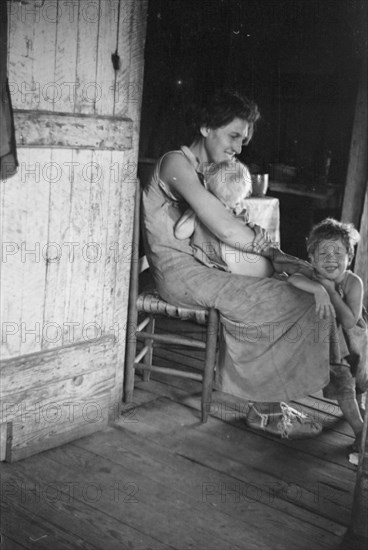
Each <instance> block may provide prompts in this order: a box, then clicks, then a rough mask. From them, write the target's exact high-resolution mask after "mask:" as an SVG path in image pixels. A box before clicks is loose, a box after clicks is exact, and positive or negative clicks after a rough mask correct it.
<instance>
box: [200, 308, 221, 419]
mask: <svg viewBox="0 0 368 550" xmlns="http://www.w3.org/2000/svg"><path fill="white" fill-rule="evenodd" d="M218 325H219V318H218V312H217V310H216V309H214V308H212V309H210V310H209V312H208V321H207V339H206V357H205V364H204V373H203V382H202V401H201V408H202V422H203V423H205V422H207V419H208V412H209V410H210V407H211V398H212V387H213V379H214V372H215V363H216V344H217V334H218Z"/></svg>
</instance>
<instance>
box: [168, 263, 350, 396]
mask: <svg viewBox="0 0 368 550" xmlns="http://www.w3.org/2000/svg"><path fill="white" fill-rule="evenodd" d="M164 282H165V288H164V289H160V290H161V291H163V292H162V294H163V297H164V298H165V299H167V300H169V301H172V302H173V303H177V304H178V305H182V306H186V305H187V306H195V305H199V306H202V307H216V308H217V309H218V310H219V311H220V314H221V321H222V326H223V342H224V343H225V345H223V346H221V350H220V357H219V363H218V368H217V380H218V387H219V389H221V390H223V391H225V392H227V393H231V394H233V395H238V396H239V397H242V398H246V399H253V400H256V401H261V400H263V401H277V400H289V399H295V398H297V397H301V396H303V395H306V394H308V393H313V392H315V391H318V390H320V389H321V388H322V387H324V386H325V385H326V384H327V383H328V380H329V364H330V361H331V362H334V361H335V357H336V358H337V356H340V353H341V352H340V347H339V342H338V341H336V331H335V328H336V325H335V323H334V321H333V320H322V321H320V320H318V319H317V318H316V315H315V304H314V299H313V296H311V295H310V294H307V293H305V292H302V291H300V290H298V289H295V288H294V287H292V286H291V285H288V284H287V283H286V282H284V281H279V280H276V279H272V278H266V279H256V278H253V277H244V276H241V275H234V274H231V273H227V272H223V271H219V270H216V269H210V268H207V267H202V266H199V267H197V266H187V267H185V266H183V267H182V269H180V270H177V271H176V272H175V273H171V274H170V275H169V277H166V279H165V281H164ZM331 354H332V355H333V358H332V360H331Z"/></svg>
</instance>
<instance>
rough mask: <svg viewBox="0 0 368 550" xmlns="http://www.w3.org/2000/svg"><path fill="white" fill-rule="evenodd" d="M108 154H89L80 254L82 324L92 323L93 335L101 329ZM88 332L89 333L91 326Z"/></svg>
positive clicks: (101, 152) (96, 152)
mask: <svg viewBox="0 0 368 550" xmlns="http://www.w3.org/2000/svg"><path fill="white" fill-rule="evenodd" d="M110 156H111V154H110V152H109V151H95V152H94V153H93V156H92V162H93V164H94V166H95V169H94V171H93V174H92V178H91V191H90V196H89V220H88V247H87V248H86V251H85V254H84V258H85V261H86V280H85V288H84V297H85V300H84V310H83V326H87V325H89V324H92V325H93V324H94V325H95V327H96V331H95V332H96V335H98V334H99V333H100V335H102V334H103V330H104V327H103V326H102V311H103V304H102V300H103V288H104V261H105V256H106V232H107V201H108V159H109V157H110ZM99 331H100V332H99ZM91 333H93V327H92V329H91Z"/></svg>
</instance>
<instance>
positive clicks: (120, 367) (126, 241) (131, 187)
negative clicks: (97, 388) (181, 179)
mask: <svg viewBox="0 0 368 550" xmlns="http://www.w3.org/2000/svg"><path fill="white" fill-rule="evenodd" d="M126 158H128V159H129V156H127V157H125V159H124V158H123V157H121V160H120V162H121V163H122V164H123V167H126V166H129V164H131V163H129V162H128V163H127V162H126ZM120 178H121V179H120V185H121V194H120V203H119V210H120V215H119V232H118V242H119V261H118V264H117V266H116V269H117V273H116V284H115V293H114V326H115V327H118V329H119V331H118V342H117V371H116V386H115V388H114V395H113V402H114V403H121V400H122V392H123V380H124V358H125V343H126V331H127V310H128V296H129V277H130V266H131V262H132V261H134V258H132V254H131V250H132V247H131V242H132V233H133V214H134V197H135V190H136V178H135V169H134V173H133V174H132V175H130V174H129V171H124V168H123V171H122V174H121V176H120Z"/></svg>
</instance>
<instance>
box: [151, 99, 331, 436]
mask: <svg viewBox="0 0 368 550" xmlns="http://www.w3.org/2000/svg"><path fill="white" fill-rule="evenodd" d="M258 116H259V113H258V109H257V106H256V105H255V104H254V103H253V102H251V101H249V100H248V99H247V98H245V97H242V96H241V95H240V94H238V93H236V92H231V91H219V92H217V93H216V94H214V96H212V97H211V98H209V100H208V101H207V104H206V105H204V106H203V108H202V109H201V111H200V113H199V114H198V117H197V121H196V135H195V137H194V140H193V142H192V143H191V145H190V146H189V147H185V146H184V147H182V148H181V149H180V150H179V151H171V152H169V153H166V154H165V155H164V156H163V157H162V158H161V159H160V160H159V161H158V163H157V165H156V168H155V171H154V173H153V176H152V178H151V181H150V182H149V184H148V185H147V186H146V188H145V189H144V191H143V198H142V200H143V228H144V235H145V240H146V249H147V250H146V252H147V257H148V260H149V262H150V265H151V267H152V270H153V274H154V277H155V281H156V284H157V287H158V291H159V292H160V294H161V296H162V297H163V298H164V299H165V300H168V301H169V302H171V303H174V304H176V305H178V306H188V307H191V306H201V307H204V308H208V307H216V308H217V309H218V310H219V311H220V314H221V321H222V325H223V330H224V341H225V347H224V348H223V350H222V351H223V353H222V357H221V360H220V365H219V368H218V372H217V378H218V380H217V382H218V387H219V389H221V390H222V391H224V392H228V393H231V394H233V395H237V396H239V397H242V398H245V399H248V400H251V401H254V402H258V403H257V404H254V405H252V406H251V407H250V409H249V412H248V415H247V423H248V425H250V426H252V427H254V428H262V429H265V430H266V431H269V432H271V433H276V434H279V435H281V436H283V437H289V438H297V437H310V436H313V435H316V434H318V433H320V431H321V429H322V426H321V425H320V424H319V423H317V422H314V421H313V420H312V419H311V418H309V417H307V416H306V415H304V414H301V413H298V412H297V411H295V410H294V409H292V408H290V407H289V406H287V405H286V404H285V403H284V402H285V401H288V400H290V399H296V398H299V397H302V396H305V395H307V394H309V393H312V392H315V391H318V390H320V389H321V388H322V387H323V386H325V385H326V384H327V382H328V380H329V363H330V362H331V361H335V360H337V358H338V357H339V356H340V350H339V349H338V344H337V343H336V342H335V339H332V340H333V341H332V342H330V340H331V338H330V335H331V331H332V330H333V329H334V328H335V327H336V325H335V324H334V321H333V319H332V320H331V319H330V320H327V321H328V322H327V323H326V320H320V319H318V318H316V314H315V306H314V302H313V298H312V297H311V296H310V295H309V294H308V293H306V292H302V291H300V290H298V289H296V288H293V287H291V286H290V285H288V284H287V283H285V282H284V281H281V280H276V279H274V278H266V279H260V278H255V277H247V276H242V275H236V274H233V273H230V272H228V271H227V270H226V268H221V259H220V261H216V260H218V258H214V257H213V254H215V253H214V252H213V250H212V249H211V251H210V253H209V254H208V255H204V257H203V261H201V258H198V257H197V258H195V257H194V256H193V249H192V248H191V246H190V243H189V239H186V240H179V239H176V238H175V236H174V226H175V224H176V223H177V221H178V220H179V218H180V216H181V215H182V214H183V212H184V211H185V210H186V209H187V208H188V206H189V207H191V208H192V209H193V211H194V212H195V214H196V216H197V217H198V218H199V219H200V220H201V222H202V224H204V225H205V226H206V228H207V230H209V231H210V232H211V233H212V234H213V235H214V236H215V237H216V238H217V239H219V240H220V241H221V242H224V243H225V244H228V245H229V246H231V247H239V246H240V247H241V249H245V248H246V249H247V250H249V247H250V246H251V249H252V250H253V251H256V252H257V253H259V254H261V255H264V256H267V255H270V253H271V252H272V251H271V250H270V242H269V238H268V235H267V233H266V232H265V231H264V230H263V229H262V228H260V227H258V226H255V227H253V229H252V228H251V227H250V226H249V225H244V223H242V222H241V221H239V220H237V219H236V217H235V216H234V215H233V214H232V213H231V212H230V211H229V210H228V209H226V208H225V206H224V205H223V204H222V203H221V202H220V201H219V200H218V199H217V198H216V197H215V196H214V195H213V194H211V193H210V192H209V191H207V190H206V189H205V187H204V186H203V176H202V173H203V168H204V166H205V165H206V163H220V162H223V161H227V160H232V159H234V156H235V155H236V154H239V153H240V152H241V148H242V145H243V144H244V143H245V144H246V143H248V142H249V140H250V139H251V137H252V133H253V128H254V123H255V122H256V120H257V118H258ZM205 248H206V246H205V244H204V245H203V249H205ZM222 263H223V262H222ZM275 402H278V403H277V404H275Z"/></svg>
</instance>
